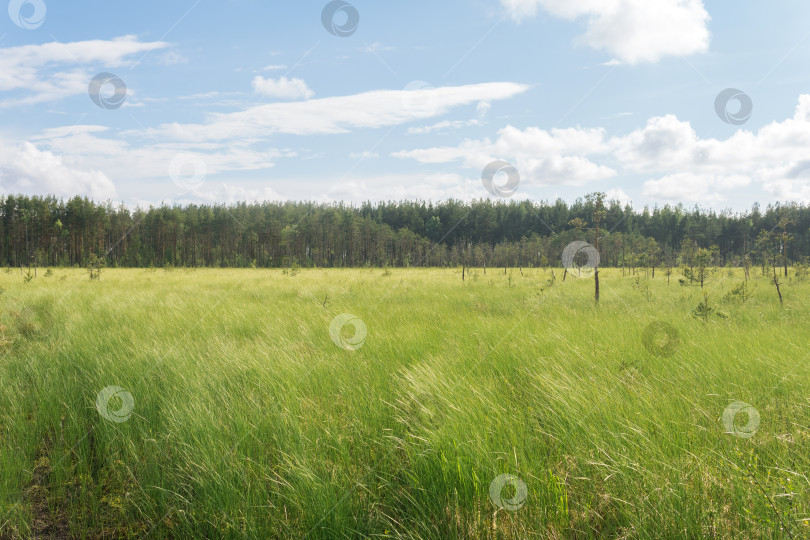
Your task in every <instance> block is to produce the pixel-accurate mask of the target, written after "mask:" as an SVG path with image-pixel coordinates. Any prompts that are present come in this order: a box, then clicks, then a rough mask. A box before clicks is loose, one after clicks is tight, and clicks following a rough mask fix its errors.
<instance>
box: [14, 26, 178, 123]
mask: <svg viewBox="0 0 810 540" xmlns="http://www.w3.org/2000/svg"><path fill="white" fill-rule="evenodd" d="M169 46H170V44H169V43H167V42H163V41H153V42H142V41H140V40H138V38H137V37H136V36H131V35H129V36H122V37H119V38H115V39H112V40H90V41H76V42H70V43H60V42H51V43H44V44H41V45H23V46H19V47H8V48H4V49H0V107H12V106H19V105H29V104H34V103H43V102H47V101H55V100H59V99H63V98H65V97H68V96H72V95H78V94H81V93H85V92H87V84H88V82H89V81H90V79H91V78H92V77H93V76H94V75H95V73H93V72H91V71H89V69H91V68H96V67H103V68H116V67H123V66H132V65H134V64H135V63H137V61H138V57H139V56H137V55H143V54H146V53H148V52H150V51H154V50H157V49H164V48H167V47H169Z"/></svg>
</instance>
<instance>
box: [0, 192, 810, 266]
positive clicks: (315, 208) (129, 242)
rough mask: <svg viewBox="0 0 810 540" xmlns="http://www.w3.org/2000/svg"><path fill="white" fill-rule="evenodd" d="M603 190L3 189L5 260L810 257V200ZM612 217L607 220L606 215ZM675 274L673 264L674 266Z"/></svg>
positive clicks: (234, 262)
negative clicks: (128, 203) (388, 194)
mask: <svg viewBox="0 0 810 540" xmlns="http://www.w3.org/2000/svg"><path fill="white" fill-rule="evenodd" d="M596 200H597V199H595V198H594V197H592V196H590V197H587V198H584V199H580V200H577V201H576V202H575V203H574V204H572V205H567V204H566V203H565V202H563V201H561V200H558V201H557V202H555V203H554V204H538V203H533V202H529V201H522V202H520V201H511V202H500V201H499V202H492V201H490V200H478V201H474V202H471V203H464V202H460V201H455V200H450V201H446V202H440V203H434V204H431V203H427V202H388V203H380V204H371V203H365V204H362V205H359V206H352V205H346V204H315V203H306V202H299V203H296V202H286V203H277V202H266V203H261V204H244V203H241V204H236V205H232V206H225V205H213V206H208V205H188V206H182V207H181V206H160V207H150V208H148V209H141V208H138V209H135V210H129V209H128V208H126V207H125V206H123V205H118V206H115V205H113V204H112V203H109V202H107V203H95V202H93V201H90V200H89V199H87V198H80V197H75V198H72V199H70V200H67V201H65V200H62V199H58V198H56V197H29V196H13V195H9V196H5V197H0V264H2V265H3V266H13V267H22V266H25V267H29V266H33V267H36V266H82V267H88V266H89V265H92V266H94V268H96V269H98V268H100V266H99V260H98V258H102V259H104V264H105V265H106V266H107V267H150V266H153V267H160V266H177V267H292V266H296V267H313V266H317V267H330V268H333V267H363V266H374V267H388V266H390V267H407V266H478V267H481V266H483V267H494V266H497V267H506V266H509V267H547V266H559V265H560V256H561V253H562V251H563V249H564V248H565V246H566V245H568V244H569V243H570V242H572V241H574V240H585V241H588V242H592V243H596V241H597V235H598V246H599V253H600V256H601V262H600V265H601V266H603V267H622V268H626V269H628V270H630V271H634V270H635V269H640V268H645V269H647V270H648V271H649V270H652V271H653V272H655V269H656V268H663V269H664V271H665V272H666V269H671V268H672V267H674V266H680V267H682V268H685V269H688V272H689V274H688V275H687V277H688V279H689V280H690V281H694V282H701V281H704V280H705V279H706V275H707V274H706V272H707V268H709V267H716V266H742V267H745V268H746V272H747V271H748V269H749V268H750V267H751V266H756V265H761V266H762V269H763V272H764V271H765V270H766V268H767V269H775V268H779V269H780V270H782V269H784V272H785V273H786V272H787V266H788V265H794V264H805V262H806V258H807V256H808V255H810V234H808V230H810V207H806V206H804V205H798V204H795V203H791V204H786V205H773V206H768V207H767V209H766V210H765V211H762V210H760V208H759V206H754V207H753V208H752V209H751V210H750V211H747V212H742V213H731V212H721V213H717V212H713V211H705V210H700V209H698V208H694V209H691V210H689V209H685V208H684V207H683V206H680V205H679V206H674V207H672V206H664V207H662V208H658V207H656V208H652V209H650V208H644V209H642V210H640V211H637V210H633V209H631V208H630V207H629V206H624V207H623V206H622V205H621V204H620V203H619V202H617V201H612V202H608V203H606V204H605V205H604V209H602V210H599V211H598V212H596V213H595V212H594V204H595V201H596ZM594 215H598V216H599V218H600V219H599V223H598V226H596V224H594V223H593V221H594ZM667 276H669V274H667Z"/></svg>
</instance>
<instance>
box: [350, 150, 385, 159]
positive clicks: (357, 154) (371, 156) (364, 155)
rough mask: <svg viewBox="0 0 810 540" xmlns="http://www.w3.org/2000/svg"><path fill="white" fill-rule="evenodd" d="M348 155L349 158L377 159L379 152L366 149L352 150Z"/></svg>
mask: <svg viewBox="0 0 810 540" xmlns="http://www.w3.org/2000/svg"><path fill="white" fill-rule="evenodd" d="M349 157H350V158H351V159H377V158H378V157H380V154H378V153H376V152H369V151H368V150H366V151H365V152H352V153H351V154H349Z"/></svg>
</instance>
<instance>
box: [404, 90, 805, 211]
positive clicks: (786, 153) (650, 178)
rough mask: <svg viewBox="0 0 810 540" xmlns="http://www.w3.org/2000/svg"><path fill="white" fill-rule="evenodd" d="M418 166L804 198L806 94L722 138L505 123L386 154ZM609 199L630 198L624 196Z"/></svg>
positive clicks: (684, 196)
mask: <svg viewBox="0 0 810 540" xmlns="http://www.w3.org/2000/svg"><path fill="white" fill-rule="evenodd" d="M393 155H394V156H396V157H399V158H408V159H414V160H416V161H418V162H420V163H425V164H439V163H453V162H457V163H459V164H460V165H461V166H463V167H468V168H472V169H478V170H482V169H483V167H485V166H486V164H487V163H489V161H492V160H495V159H503V160H506V161H509V162H511V163H512V164H513V165H515V166H516V167H517V168H518V170H519V171H520V173H521V178H523V179H524V180H526V181H527V182H529V183H533V184H536V185H553V184H560V185H567V186H579V185H583V184H585V183H589V182H597V181H600V180H605V179H608V178H613V177H615V176H617V175H618V174H621V175H622V176H623V177H633V178H641V183H642V186H641V193H642V194H643V195H644V196H646V197H649V198H651V199H653V200H660V201H673V202H710V203H717V202H722V201H724V200H726V199H727V197H728V196H729V195H730V194H732V193H733V192H734V191H735V190H738V189H740V188H742V187H746V186H749V185H752V184H758V185H759V186H760V187H761V189H762V190H764V192H765V193H767V194H768V195H770V196H771V197H773V198H777V199H782V200H785V199H789V200H799V201H805V202H807V201H810V96H808V95H802V96H800V98H799V103H798V105H797V107H796V111H795V113H794V115H793V117H791V118H788V119H786V120H783V121H781V122H772V123H770V124H768V125H766V126H764V127H762V128H761V129H759V130H758V131H757V132H751V131H746V130H744V129H739V130H737V131H736V132H734V134H732V135H731V136H729V137H728V138H726V139H715V138H700V137H698V135H697V133H696V132H695V130H694V128H693V127H692V125H691V124H690V123H689V122H687V121H683V120H680V119H678V118H677V117H676V116H673V115H666V116H659V117H654V118H650V119H649V120H648V121H647V122H646V124H645V125H644V126H642V127H639V128H637V129H636V130H634V131H632V132H630V133H628V134H626V135H622V136H613V137H610V136H608V134H607V133H606V132H605V130H603V129H601V128H583V127H576V128H567V129H552V130H548V131H547V130H543V129H540V128H536V127H530V128H526V129H518V128H515V127H513V126H507V127H505V128H503V129H501V130H500V131H499V132H498V137H497V139H495V140H494V141H491V140H490V139H481V140H469V139H468V140H465V141H464V142H462V143H460V144H459V145H457V146H441V147H430V148H417V149H411V150H403V151H400V152H396V153H394V154H393ZM612 193H613V194H614V195H615V196H616V198H618V199H619V200H622V201H623V202H624V201H625V200H629V197H627V196H626V194H625V193H624V192H620V191H613V192H612Z"/></svg>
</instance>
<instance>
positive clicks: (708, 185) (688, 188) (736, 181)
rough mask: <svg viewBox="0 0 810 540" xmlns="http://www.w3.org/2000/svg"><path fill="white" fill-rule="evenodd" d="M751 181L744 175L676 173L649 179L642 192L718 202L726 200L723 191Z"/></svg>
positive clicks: (659, 197) (654, 196)
mask: <svg viewBox="0 0 810 540" xmlns="http://www.w3.org/2000/svg"><path fill="white" fill-rule="evenodd" d="M750 183H751V179H750V178H748V177H746V176H742V175H738V176H714V175H706V174H693V173H674V174H669V175H667V176H665V177H663V178H661V179H660V180H648V181H647V182H645V183H644V187H643V189H642V193H643V194H644V195H645V196H647V197H650V198H652V199H655V200H664V201H677V202H696V203H718V202H722V201H723V200H725V197H724V195H723V193H725V192H727V191H729V190H732V189H735V188H738V187H744V186H747V185H748V184H750Z"/></svg>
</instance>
